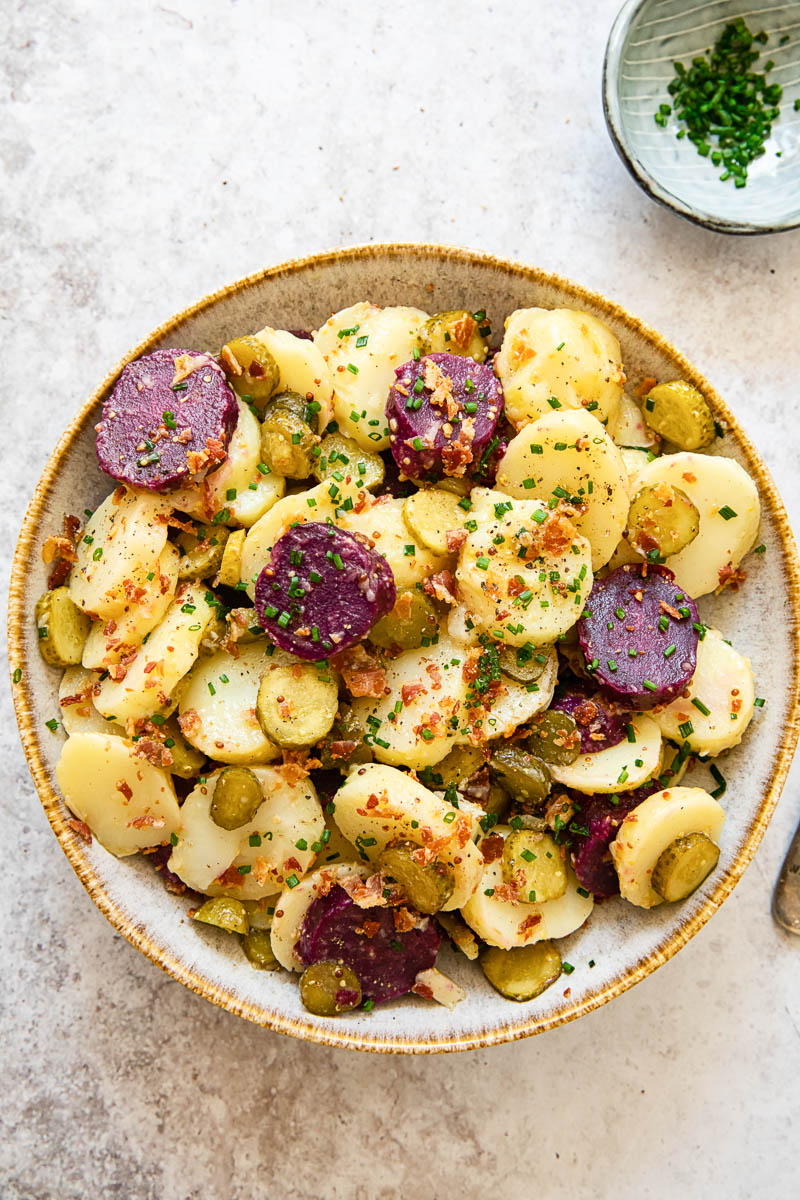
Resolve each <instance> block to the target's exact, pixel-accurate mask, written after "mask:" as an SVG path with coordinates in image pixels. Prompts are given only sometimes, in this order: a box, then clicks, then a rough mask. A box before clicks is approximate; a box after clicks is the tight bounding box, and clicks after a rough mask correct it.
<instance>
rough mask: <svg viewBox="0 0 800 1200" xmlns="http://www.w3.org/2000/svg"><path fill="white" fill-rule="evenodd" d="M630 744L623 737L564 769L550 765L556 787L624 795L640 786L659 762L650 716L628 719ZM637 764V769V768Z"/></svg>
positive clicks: (656, 731) (657, 739)
mask: <svg viewBox="0 0 800 1200" xmlns="http://www.w3.org/2000/svg"><path fill="white" fill-rule="evenodd" d="M630 723H631V726H632V727H633V732H634V740H633V741H632V742H631V741H629V740H628V738H627V737H625V738H623V739H622V741H621V742H618V743H617V745H616V746H611V747H609V749H608V750H598V751H597V752H596V753H595V754H581V755H580V757H579V758H576V759H575V762H574V763H571V764H569V765H568V766H564V765H559V764H558V763H551V764H550V774H551V775H552V776H553V779H554V780H556V782H557V783H561V784H563V785H564V787H569V788H574V789H575V791H576V792H587V793H588V794H590V795H591V794H592V793H593V792H601V793H603V794H604V795H610V794H612V793H614V792H627V791H630V790H631V789H632V788H637V787H639V786H640V785H641V784H643V783H644V782H645V781H646V780H647V779H649V778H650V776H651V775H654V774H655V773H656V772H657V771H658V767H659V763H660V762H661V730H660V729H659V727H658V725H657V724H656V722H655V720H654V719H653V717H652V716H649V715H646V714H645V713H634V714H633V716H632V717H631V721H630ZM637 764H639V765H637Z"/></svg>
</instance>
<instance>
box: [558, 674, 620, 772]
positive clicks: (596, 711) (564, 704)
mask: <svg viewBox="0 0 800 1200" xmlns="http://www.w3.org/2000/svg"><path fill="white" fill-rule="evenodd" d="M550 708H551V709H553V710H555V711H556V712H563V713H567V714H568V715H569V716H570V717H572V719H573V720H574V722H575V724H576V726H577V727H578V732H579V733H580V735H581V754H597V752H598V751H599V750H609V749H610V748H611V747H612V746H616V745H618V744H619V742H621V741H622V739H623V738H624V737H626V736H627V730H626V726H627V723H628V719H627V716H626V715H625V714H623V713H619V712H617V711H615V709H616V705H615V703H614V701H613V700H609V699H608V698H607V697H606V696H604V695H603V694H602V692H600V691H599V689H598V688H597V687H596V686H593V685H592V684H591V683H583V681H582V680H578V679H575V680H573V681H571V682H570V684H569V686H568V687H567V688H566V689H565V691H564V692H563V694H561V695H556V698H555V699H554V700H553V702H552V703H551V705H550Z"/></svg>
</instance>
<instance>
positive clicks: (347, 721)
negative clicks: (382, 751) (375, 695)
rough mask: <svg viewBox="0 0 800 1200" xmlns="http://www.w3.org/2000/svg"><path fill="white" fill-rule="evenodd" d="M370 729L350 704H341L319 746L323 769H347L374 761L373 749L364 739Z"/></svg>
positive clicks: (318, 752)
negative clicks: (357, 764)
mask: <svg viewBox="0 0 800 1200" xmlns="http://www.w3.org/2000/svg"><path fill="white" fill-rule="evenodd" d="M368 732H369V730H368V729H367V726H366V725H364V724H362V723H361V721H360V720H359V718H358V717H357V716H356V714H355V713H354V712H353V710H352V708H351V707H350V705H349V704H340V705H339V711H338V713H337V715H336V719H335V721H334V722H333V726H332V727H331V729H330V732H329V733H328V735H327V736H326V737H325V738H323V739H322V741H321V742H320V744H319V746H318V747H317V751H316V753H317V757H318V758H319V760H320V765H321V766H322V768H323V770H325V771H330V770H333V769H334V768H335V769H336V770H339V771H347V770H348V769H349V768H350V767H352V766H354V765H355V764H356V763H366V762H372V749H371V748H370V746H369V745H368V744H367V742H365V741H364V738H365V737H366V736H367V733H368Z"/></svg>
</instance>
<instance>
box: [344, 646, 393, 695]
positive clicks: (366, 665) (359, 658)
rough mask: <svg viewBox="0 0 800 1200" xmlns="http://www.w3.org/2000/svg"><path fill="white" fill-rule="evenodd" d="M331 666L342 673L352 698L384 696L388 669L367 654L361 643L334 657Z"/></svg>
mask: <svg viewBox="0 0 800 1200" xmlns="http://www.w3.org/2000/svg"><path fill="white" fill-rule="evenodd" d="M331 664H332V665H333V666H334V667H335V668H336V670H337V671H339V672H341V676H342V679H343V680H344V684H345V687H346V688H347V690H348V691H349V692H350V695H351V696H354V697H355V696H372V697H374V698H375V699H377V698H378V697H380V696H382V695H383V694H384V690H385V688H386V669H385V667H382V666H381V664H380V662H379V661H378V659H377V658H375V657H373V655H371V654H369V653H368V652H367V650H366V649H365V647H364V645H363V644H362V643H361V642H359V643H358V645H356V646H350V647H349V649H347V650H340V651H339V652H338V654H334V655H332V657H331Z"/></svg>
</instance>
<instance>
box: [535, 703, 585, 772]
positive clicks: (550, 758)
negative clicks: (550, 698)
mask: <svg viewBox="0 0 800 1200" xmlns="http://www.w3.org/2000/svg"><path fill="white" fill-rule="evenodd" d="M527 745H528V749H529V750H530V752H531V754H535V755H536V757H537V758H540V759H541V760H542V762H546V763H552V764H553V765H554V766H559V767H569V766H571V764H572V763H574V762H575V760H576V758H578V756H579V755H580V752H581V736H580V733H579V732H578V726H577V725H576V724H575V720H574V718H573V717H571V716H570V715H569V713H564V712H559V711H558V710H557V709H548V710H547V712H543V713H542V714H541V715H540V716H538V717H536V718H535V719H534V721H533V722H532V724H531V733H530V737H529V738H528V743H527Z"/></svg>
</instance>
